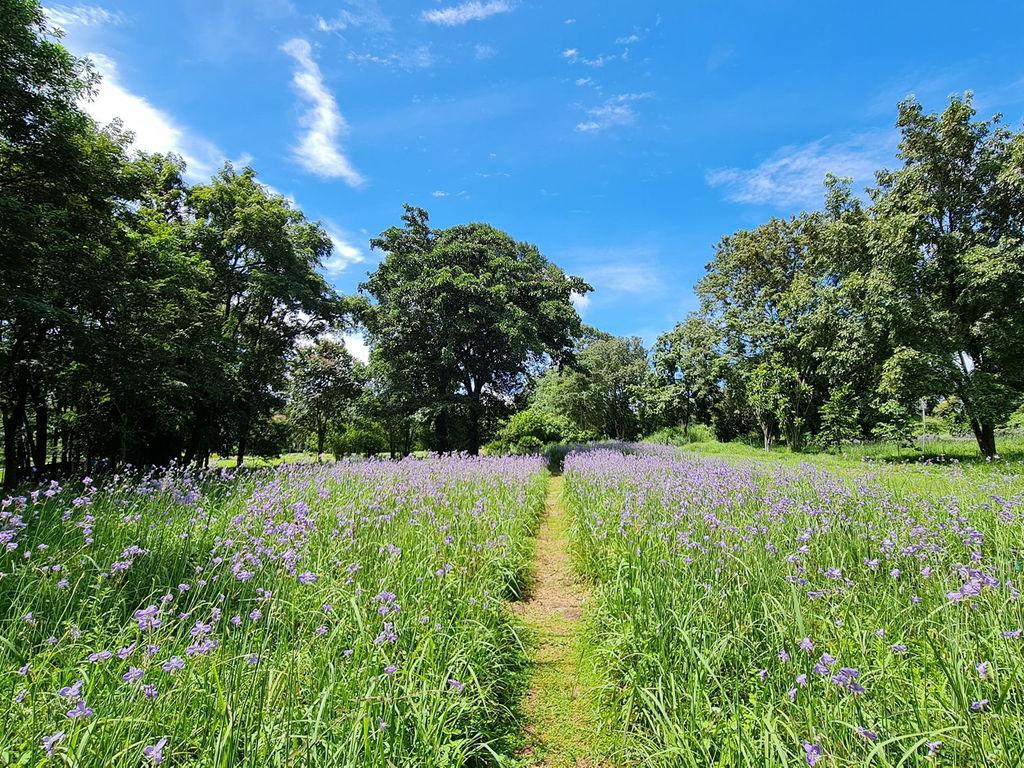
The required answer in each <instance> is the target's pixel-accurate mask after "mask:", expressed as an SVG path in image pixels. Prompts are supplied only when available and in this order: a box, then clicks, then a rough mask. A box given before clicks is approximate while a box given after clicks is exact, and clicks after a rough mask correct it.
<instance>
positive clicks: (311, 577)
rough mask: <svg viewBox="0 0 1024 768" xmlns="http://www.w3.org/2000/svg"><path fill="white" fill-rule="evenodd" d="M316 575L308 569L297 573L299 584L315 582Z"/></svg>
mask: <svg viewBox="0 0 1024 768" xmlns="http://www.w3.org/2000/svg"><path fill="white" fill-rule="evenodd" d="M316 579H317V576H316V574H315V573H312V572H310V571H303V572H302V573H300V574H299V584H316Z"/></svg>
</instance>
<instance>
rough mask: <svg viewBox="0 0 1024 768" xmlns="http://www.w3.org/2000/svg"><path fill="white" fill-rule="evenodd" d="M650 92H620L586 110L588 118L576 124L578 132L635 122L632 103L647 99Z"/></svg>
mask: <svg viewBox="0 0 1024 768" xmlns="http://www.w3.org/2000/svg"><path fill="white" fill-rule="evenodd" d="M653 95H654V94H652V93H620V94H618V95H617V96H612V97H611V98H610V99H608V100H607V101H606V102H604V104H600V105H598V106H596V107H592V108H591V109H588V110H587V117H588V118H589V119H588V120H585V121H583V122H581V123H579V124H577V126H576V130H577V131H579V132H580V133H598V132H600V131H605V130H608V129H609V128H621V127H624V126H630V125H633V124H634V123H636V110H635V109H634V108H633V103H634V102H637V101H641V100H643V99H649V98H651V97H652V96H653Z"/></svg>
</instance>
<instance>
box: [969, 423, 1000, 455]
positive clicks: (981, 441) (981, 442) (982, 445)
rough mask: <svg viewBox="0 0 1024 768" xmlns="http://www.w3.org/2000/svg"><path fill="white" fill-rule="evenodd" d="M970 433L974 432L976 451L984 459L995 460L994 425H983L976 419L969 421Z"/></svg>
mask: <svg viewBox="0 0 1024 768" xmlns="http://www.w3.org/2000/svg"><path fill="white" fill-rule="evenodd" d="M971 431H972V432H974V439H975V440H977V441H978V449H979V450H980V451H981V455H982V456H984V457H985V458H986V459H994V458H996V455H997V454H996V428H995V425H994V424H984V423H982V422H980V421H978V420H977V419H971Z"/></svg>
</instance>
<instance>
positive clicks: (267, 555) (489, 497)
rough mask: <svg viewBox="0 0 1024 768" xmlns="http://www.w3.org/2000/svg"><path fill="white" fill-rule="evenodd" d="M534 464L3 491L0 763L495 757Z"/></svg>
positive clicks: (505, 729)
mask: <svg viewBox="0 0 1024 768" xmlns="http://www.w3.org/2000/svg"><path fill="white" fill-rule="evenodd" d="M542 467H543V465H542V462H541V460H540V459H537V458H507V459H482V458H481V459H471V458H450V459H427V460H415V459H410V460H406V461H402V462H386V461H367V462H342V463H336V464H330V465H313V464H307V465H295V466H285V467H279V468H276V469H264V470H256V471H252V472H249V473H246V474H242V475H238V476H237V477H236V476H233V475H232V473H229V472H227V471H224V470H222V471H220V472H204V471H198V470H171V471H167V472H162V473H154V474H150V475H147V476H144V477H138V476H122V477H114V478H111V479H109V480H107V481H105V482H103V483H99V482H95V483H94V482H93V480H92V479H91V478H88V477H87V478H84V479H80V480H76V481H75V482H69V483H67V484H66V485H64V486H63V487H62V486H61V485H59V484H57V483H53V484H52V485H51V486H49V487H45V486H44V487H43V488H40V489H39V490H37V491H34V492H31V493H30V494H27V495H24V496H19V497H14V498H8V499H6V500H4V502H3V507H2V512H0V547H2V552H0V765H25V766H28V765H31V766H36V765H42V764H57V765H81V766H139V765H159V764H162V763H166V764H167V765H174V766H226V765H241V764H244V765H252V766H278V765H281V766H283V765H288V766H339V765H367V766H369V765H372V766H406V765H417V766H435V765H436V766H447V765H461V764H466V763H469V764H472V763H474V762H481V763H489V762H493V760H492V755H493V754H494V753H499V752H503V751H507V749H508V741H509V739H512V738H514V737H515V723H514V718H513V717H512V709H513V708H514V707H515V706H516V704H517V700H518V697H519V696H520V695H521V688H522V685H523V680H524V673H523V669H524V663H525V651H524V650H523V647H522V644H521V643H520V642H519V641H518V639H517V634H516V630H515V628H514V626H513V624H512V623H511V620H510V613H509V609H508V606H507V604H506V602H505V600H506V598H508V597H509V596H510V595H512V594H514V593H515V592H516V591H517V590H518V589H519V586H520V582H521V580H522V578H523V574H524V570H525V568H526V567H527V565H528V562H529V558H530V543H529V536H530V535H531V532H532V531H533V529H534V527H535V523H536V520H537V517H538V515H539V514H540V510H541V508H542V504H543V494H544V474H543V472H542Z"/></svg>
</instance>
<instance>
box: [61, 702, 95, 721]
mask: <svg viewBox="0 0 1024 768" xmlns="http://www.w3.org/2000/svg"><path fill="white" fill-rule="evenodd" d="M67 715H68V717H70V718H71V719H72V720H74V719H76V718H79V717H81V718H86V717H91V716H92V707H87V706H86V705H85V700H84V699H79V700H78V703H77V704H75V707H74V709H71V710H69V711H68V713H67Z"/></svg>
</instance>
